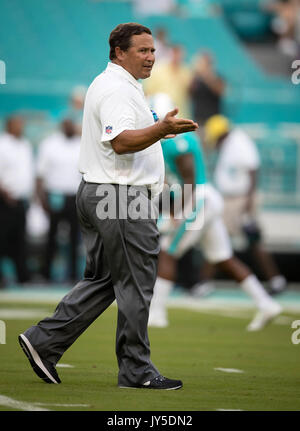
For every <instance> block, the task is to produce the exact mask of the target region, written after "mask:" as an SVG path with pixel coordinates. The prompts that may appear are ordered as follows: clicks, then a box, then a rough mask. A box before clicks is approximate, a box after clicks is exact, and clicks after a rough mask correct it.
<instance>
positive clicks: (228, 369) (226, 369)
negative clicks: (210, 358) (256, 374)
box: [214, 368, 245, 374]
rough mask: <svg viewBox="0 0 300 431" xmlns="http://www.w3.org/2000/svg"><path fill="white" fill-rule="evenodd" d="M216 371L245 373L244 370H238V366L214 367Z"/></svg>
mask: <svg viewBox="0 0 300 431" xmlns="http://www.w3.org/2000/svg"><path fill="white" fill-rule="evenodd" d="M214 370H216V371H223V373H240V374H241V373H244V372H245V371H243V370H238V369H237V368H214Z"/></svg>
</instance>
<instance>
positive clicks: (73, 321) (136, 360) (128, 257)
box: [25, 183, 159, 385]
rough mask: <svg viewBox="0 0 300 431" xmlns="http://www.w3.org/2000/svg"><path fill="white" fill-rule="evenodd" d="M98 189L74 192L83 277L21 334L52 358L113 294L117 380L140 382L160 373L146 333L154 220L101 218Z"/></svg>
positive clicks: (90, 187) (154, 247)
mask: <svg viewBox="0 0 300 431" xmlns="http://www.w3.org/2000/svg"><path fill="white" fill-rule="evenodd" d="M97 188H98V185H96V184H87V183H81V185H80V187H79V190H78V194H77V211H78V215H79V221H80V225H81V230H82V236H83V240H84V242H85V245H86V248H87V262H86V270H85V274H84V279H83V280H82V281H80V282H79V283H78V284H77V285H76V286H75V287H74V288H73V289H72V290H71V291H70V292H69V293H68V294H67V295H66V296H65V297H64V298H63V299H62V301H61V302H60V303H59V304H58V306H57V308H56V310H55V313H54V314H53V316H52V317H49V318H46V319H43V320H42V321H41V322H39V323H38V324H37V325H35V326H33V327H31V328H29V329H28V330H27V331H26V332H25V335H26V336H27V337H28V339H29V340H30V342H31V343H32V345H33V346H34V347H35V349H36V350H37V351H38V352H39V354H40V355H41V357H42V358H44V359H47V360H49V361H51V362H53V363H56V362H57V361H58V360H59V359H60V357H61V356H62V354H63V353H64V352H65V351H66V350H67V348H68V347H70V346H71V344H72V343H73V342H74V341H75V340H76V339H77V338H78V336H79V335H80V334H81V333H82V332H84V330H85V329H86V328H87V327H88V326H89V325H90V324H91V323H92V322H93V321H94V320H95V319H96V318H97V317H98V316H99V315H100V314H101V313H102V312H103V311H104V310H105V309H106V308H107V307H108V306H109V305H110V304H111V303H112V302H113V300H114V299H115V298H116V300H117V305H118V327H117V337H116V353H117V358H118V364H119V380H118V381H119V384H121V385H135V384H142V383H144V382H145V381H147V380H150V379H152V378H154V377H156V376H157V375H158V374H159V372H158V370H157V369H156V368H155V367H154V365H153V364H152V363H151V361H150V346H149V339H148V333H147V323H148V315H149V306H150V301H151V297H152V294H153V286H154V283H155V279H156V275H157V261H158V254H159V234H158V231H157V227H156V223H155V221H154V220H145V221H144V220H141V221H129V220H128V219H122V218H121V217H120V216H119V214H118V213H117V216H116V217H114V218H106V219H105V218H101V209H100V210H99V211H98V203H99V200H100V199H99V197H98V196H97V192H96V191H97ZM114 188H115V189H116V190H117V189H118V186H114ZM117 195H118V193H117ZM117 199H118V198H117ZM118 204H119V205H120V206H122V205H123V206H124V205H125V203H122V202H118Z"/></svg>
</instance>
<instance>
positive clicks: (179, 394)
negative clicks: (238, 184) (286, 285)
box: [0, 301, 300, 411]
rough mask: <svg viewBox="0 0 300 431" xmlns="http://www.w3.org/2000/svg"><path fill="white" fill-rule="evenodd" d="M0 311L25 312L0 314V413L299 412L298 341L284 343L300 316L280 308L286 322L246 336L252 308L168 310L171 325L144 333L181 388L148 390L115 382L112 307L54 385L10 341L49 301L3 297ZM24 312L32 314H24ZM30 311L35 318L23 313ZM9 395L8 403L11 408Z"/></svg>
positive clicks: (47, 309)
mask: <svg viewBox="0 0 300 431" xmlns="http://www.w3.org/2000/svg"><path fill="white" fill-rule="evenodd" d="M1 309H2V311H3V310H5V311H6V313H8V314H7V315H9V311H10V310H11V311H12V312H13V311H15V310H16V309H17V310H19V311H20V312H21V311H22V313H23V314H24V313H25V314H24V318H23V319H21V318H20V316H18V318H14V317H13V314H10V317H9V318H8V319H7V320H6V319H5V318H4V317H1V313H0V318H1V319H2V320H4V321H5V323H6V344H0V410H2V411H4V410H6V411H9V410H33V409H47V410H56V411H57V410H68V411H70V410H85V411H87V410H88V411H92V410H97V411H99V410H100V411H192V410H194V411H205V410H209V411H211V410H213V411H215V410H218V409H229V410H247V411H249V410H252V411H253V410H262V411H275V410H281V411H283V410H284V411H288V410H300V344H297V345H295V344H293V343H292V342H291V335H292V331H293V329H291V323H290V322H291V321H293V320H296V319H299V318H300V313H297V312H290V311H289V312H284V313H283V319H282V321H283V322H286V323H284V324H276V323H273V324H271V325H270V326H268V327H267V328H265V330H263V331H261V332H259V333H248V332H246V330H245V327H246V325H247V323H248V321H249V320H250V317H251V315H252V314H253V309H252V310H251V308H246V309H245V310H244V311H243V310H239V313H236V314H234V313H233V314H231V315H230V313H228V315H224V313H223V315H220V313H219V312H218V311H217V310H216V311H213V310H210V311H209V312H206V311H205V310H202V311H201V310H200V311H196V310H194V311H193V310H189V309H183V308H170V310H169V317H170V322H171V325H170V326H169V327H168V328H166V329H155V328H150V330H149V335H150V342H151V350H152V360H153V362H154V363H155V364H156V366H157V367H158V368H159V370H160V372H161V373H162V374H164V375H166V376H168V377H171V378H172V377H173V378H180V379H182V380H183V382H184V387H183V389H181V390H179V391H147V390H139V389H119V388H118V387H117V362H116V357H115V353H114V343H115V330H116V315H117V309H116V307H114V306H112V307H110V308H109V309H108V310H107V311H106V312H105V313H104V314H103V315H102V316H101V317H100V318H99V319H98V320H96V321H95V322H94V323H93V324H92V325H91V326H90V328H88V330H87V331H86V332H85V333H84V334H83V335H82V336H81V337H80V338H79V339H78V340H77V341H76V343H74V344H73V346H71V348H70V349H69V350H68V351H67V352H66V353H65V355H64V356H63V358H62V359H61V361H60V362H61V363H62V364H68V365H70V366H72V367H59V368H57V371H58V373H59V375H60V378H61V380H62V384H60V385H48V384H45V383H44V382H42V381H41V380H40V379H39V378H38V377H37V376H36V375H35V374H34V373H33V372H32V370H31V367H30V366H29V362H28V360H27V359H26V357H25V356H24V354H23V352H22V350H21V349H20V347H19V345H18V342H17V337H18V334H19V333H21V332H23V331H24V330H25V329H27V328H28V327H29V326H30V325H32V324H34V323H36V322H37V321H38V320H40V318H41V317H43V316H46V315H49V314H51V313H52V311H53V309H54V304H47V303H45V302H43V303H22V304H20V303H14V302H12V301H9V302H4V301H2V302H1V306H0V311H1ZM26 310H27V311H28V312H29V311H30V313H31V314H30V313H28V316H27V317H26ZM34 311H35V312H36V316H35V317H30V315H32V312H34ZM241 311H242V312H241ZM4 316H5V314H4ZM25 317H26V318H25ZM216 368H223V369H224V368H225V369H237V370H240V371H241V372H224V371H222V370H217V369H216ZM8 399H9V400H13V404H11V405H10V406H9V402H8V401H7V400H8ZM16 401H18V402H20V404H16ZM70 405H72V406H70Z"/></svg>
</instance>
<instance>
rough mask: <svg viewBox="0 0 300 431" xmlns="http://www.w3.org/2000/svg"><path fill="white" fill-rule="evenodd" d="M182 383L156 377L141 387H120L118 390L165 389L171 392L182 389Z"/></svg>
mask: <svg viewBox="0 0 300 431" xmlns="http://www.w3.org/2000/svg"><path fill="white" fill-rule="evenodd" d="M182 386H183V383H182V381H181V380H172V379H168V378H167V377H164V376H157V377H155V378H154V379H152V380H148V382H145V383H144V384H143V385H137V386H122V385H120V386H119V387H120V388H144V389H165V390H166V391H172V390H175V389H180V388H182Z"/></svg>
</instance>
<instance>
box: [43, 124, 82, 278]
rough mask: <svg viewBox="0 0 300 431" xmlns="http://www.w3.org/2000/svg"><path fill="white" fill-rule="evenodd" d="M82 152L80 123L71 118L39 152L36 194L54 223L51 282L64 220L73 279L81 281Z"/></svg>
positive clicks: (47, 264)
mask: <svg viewBox="0 0 300 431" xmlns="http://www.w3.org/2000/svg"><path fill="white" fill-rule="evenodd" d="M79 150H80V138H79V136H78V134H77V132H76V124H75V123H74V122H73V121H72V120H70V119H69V118H67V119H64V120H63V121H62V123H61V131H58V132H55V133H54V134H53V135H51V136H49V137H47V138H46V139H45V140H44V141H43V142H42V143H41V144H40V148H39V152H38V158H37V179H36V191H37V196H38V198H39V200H40V202H41V204H42V207H43V208H44V210H45V211H46V212H47V213H48V215H49V221H50V227H49V232H48V238H47V245H46V255H45V265H44V269H43V276H44V277H45V278H46V280H48V281H51V266H52V262H53V259H54V256H55V252H56V249H57V242H56V235H57V231H58V225H59V223H60V222H61V221H66V222H67V223H68V225H69V228H70V280H72V281H74V280H76V279H77V258H78V243H79V225H78V220H77V214H76V205H75V197H76V192H77V189H78V186H79V183H80V181H81V175H80V174H79V170H78V161H79Z"/></svg>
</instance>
